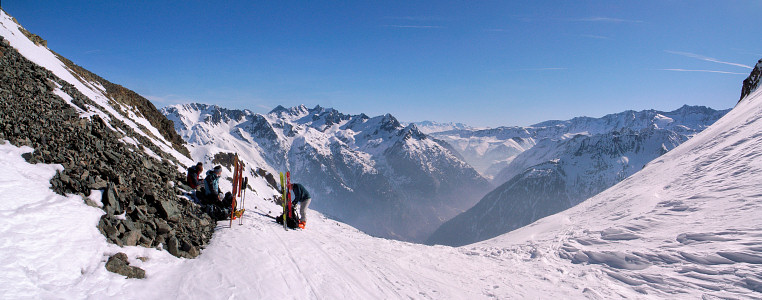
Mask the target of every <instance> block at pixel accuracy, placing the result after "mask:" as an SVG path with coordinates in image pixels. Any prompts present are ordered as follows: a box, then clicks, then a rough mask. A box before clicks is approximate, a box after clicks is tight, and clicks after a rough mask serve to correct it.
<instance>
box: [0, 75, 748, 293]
mask: <svg viewBox="0 0 762 300" xmlns="http://www.w3.org/2000/svg"><path fill="white" fill-rule="evenodd" d="M760 149H762V90H761V91H756V92H754V93H753V94H752V95H751V96H749V97H748V98H746V99H745V100H744V101H742V102H741V103H740V104H738V106H737V107H736V108H735V109H733V110H732V111H731V112H730V113H728V114H727V115H726V116H725V117H723V118H722V119H721V120H719V121H718V122H717V123H716V124H714V125H712V126H711V127H710V128H708V129H707V130H705V131H704V132H702V133H700V134H698V135H697V136H696V137H694V138H693V139H691V140H689V141H687V142H685V143H683V144H682V145H680V146H678V147H677V148H675V149H673V150H672V151H670V152H669V153H667V154H666V155H664V156H662V157H660V158H659V159H658V160H656V161H654V162H652V163H650V164H649V165H647V166H646V167H645V169H643V170H642V171H640V172H638V173H637V174H635V175H633V176H631V177H629V178H628V179H626V180H624V181H622V182H621V183H619V184H617V185H616V186H614V187H612V188H610V189H608V190H607V191H605V192H603V193H601V194H599V195H597V196H595V197H593V198H591V199H589V200H587V201H585V202H583V203H582V204H580V205H578V206H576V207H574V208H572V209H570V210H567V211H565V212H562V213H559V214H556V215H553V216H550V217H547V218H544V219H542V220H539V221H538V222H535V223H534V224H532V225H530V226H527V227H524V228H522V229H519V230H516V231H513V232H511V233H508V234H505V235H502V236H500V237H497V238H495V239H492V240H489V241H485V242H482V243H479V244H474V245H470V246H466V247H460V248H452V247H445V246H433V247H431V246H423V245H417V244H409V243H405V242H399V241H392V240H386V239H379V238H373V237H369V236H367V235H365V234H363V233H361V232H359V231H357V230H354V229H352V228H351V227H348V226H346V225H344V224H342V223H338V222H336V221H333V220H330V219H327V218H324V217H322V216H321V215H319V214H314V215H313V216H312V220H313V221H311V222H310V223H309V225H308V228H307V230H303V231H284V230H283V229H282V228H281V227H279V226H276V225H274V224H273V223H272V221H271V220H270V219H269V218H268V217H264V216H262V215H259V214H257V213H256V212H263V211H267V210H274V209H276V208H277V207H274V206H272V204H270V203H269V202H268V201H265V200H263V199H261V198H258V197H249V198H247V213H246V215H245V217H244V225H243V226H238V225H234V226H233V227H232V228H226V226H227V223H226V222H221V223H219V224H218V230H217V231H216V233H215V236H214V238H213V239H212V242H211V244H210V245H209V246H208V247H207V248H206V249H204V250H203V252H202V255H201V256H199V257H198V258H197V259H192V260H187V259H179V258H175V257H171V256H169V255H168V254H167V253H166V252H163V251H156V250H152V249H145V248H138V247H127V248H122V249H116V248H114V247H115V246H113V245H107V244H105V239H104V238H103V237H102V236H101V235H100V234H99V233H98V231H97V229H95V223H96V221H97V217H98V214H99V213H101V212H100V211H99V210H97V209H94V208H90V207H87V206H85V205H83V204H82V201H81V200H77V199H73V198H75V197H74V196H72V197H69V199H72V200H71V201H68V200H66V199H67V198H64V197H60V196H57V195H54V194H52V193H51V192H49V191H48V190H47V188H48V187H49V186H48V180H49V177H51V176H53V174H54V170H55V168H56V167H54V166H46V165H39V164H38V165H29V164H27V163H26V162H25V161H24V160H23V159H21V158H20V157H19V156H20V153H21V152H24V151H28V150H29V149H18V148H15V147H11V146H8V145H2V146H0V167H2V168H3V170H5V172H3V173H0V203H2V211H0V214H2V215H3V218H0V230H3V231H2V233H3V234H2V235H1V236H2V237H3V239H2V241H3V242H2V243H0V261H1V262H2V264H1V265H0V269H1V270H2V272H0V283H2V284H3V287H4V288H3V289H0V298H26V297H33V298H58V297H60V298H67V299H70V298H107V297H116V298H125V299H145V298H183V299H186V298H187V299H231V298H243V299H262V298H271V297H279V298H287V299H347V298H352V299H357V298H362V299H388V298H415V299H444V298H448V299H480V298H483V299H487V298H499V299H513V298H564V299H569V298H592V299H611V298H625V297H626V298H653V299H664V298H690V299H696V298H705V299H707V298H708V299H712V298H760V297H762V274H760V272H759V264H761V263H762V248H761V247H760V245H761V244H762V220H760V219H759V214H760V212H762V207H760V206H761V205H762V202H760V199H762V186H760V185H759V183H758V178H759V176H760V175H762V150H760ZM19 187H23V188H19ZM14 190H18V191H14ZM21 195H29V196H30V197H23V196H21ZM254 206H256V207H257V208H255V207H254ZM60 209H66V210H68V212H69V213H70V214H78V215H80V216H82V217H81V218H70V219H68V218H59V219H56V218H52V219H51V218H45V219H44V221H45V222H43V220H40V221H37V222H35V220H38V218H39V217H40V216H46V215H51V214H55V213H56V212H57V211H58V210H60ZM46 222H49V224H50V226H47V224H48V223H46ZM88 225H89V226H88ZM37 226H41V227H40V230H37V228H36V227H37ZM42 226H44V227H42ZM70 239H73V240H75V241H80V242H77V243H72V242H67V240H70ZM83 245H84V247H85V249H87V251H82V249H83ZM117 250H119V251H126V252H128V254H129V256H130V258H131V260H130V262H131V263H132V264H134V265H137V266H140V267H142V268H144V269H145V270H146V273H147V278H146V279H144V280H126V279H124V278H123V277H120V276H118V275H115V274H112V273H108V272H106V271H105V269H104V268H103V264H104V263H105V256H103V255H99V254H100V253H103V254H109V253H112V252H115V251H117ZM137 256H142V257H146V258H147V261H146V262H142V261H140V260H136V259H135V257H137ZM10 257H12V259H10ZM44 275H48V276H44Z"/></svg>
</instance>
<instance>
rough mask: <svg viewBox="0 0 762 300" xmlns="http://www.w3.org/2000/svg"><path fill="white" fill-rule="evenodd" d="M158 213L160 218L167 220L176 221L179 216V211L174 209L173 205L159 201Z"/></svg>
mask: <svg viewBox="0 0 762 300" xmlns="http://www.w3.org/2000/svg"><path fill="white" fill-rule="evenodd" d="M158 209H159V213H161V215H162V217H164V218H167V219H169V220H176V219H177V218H178V217H179V216H180V211H178V210H177V208H175V205H174V204H172V203H171V202H169V201H159V207H158Z"/></svg>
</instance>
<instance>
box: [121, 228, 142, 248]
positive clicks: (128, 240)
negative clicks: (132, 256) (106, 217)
mask: <svg viewBox="0 0 762 300" xmlns="http://www.w3.org/2000/svg"><path fill="white" fill-rule="evenodd" d="M141 237H142V235H141V234H140V231H138V230H132V231H129V232H127V233H126V234H125V235H124V237H122V243H124V245H125V246H137V245H138V242H139V241H140V238H141Z"/></svg>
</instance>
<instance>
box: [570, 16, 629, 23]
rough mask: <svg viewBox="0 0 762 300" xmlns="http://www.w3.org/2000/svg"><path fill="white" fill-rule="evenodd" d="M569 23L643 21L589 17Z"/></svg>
mask: <svg viewBox="0 0 762 300" xmlns="http://www.w3.org/2000/svg"><path fill="white" fill-rule="evenodd" d="M570 21H573V22H599V23H643V21H640V20H627V19H619V18H609V17H590V18H582V19H572V20H570Z"/></svg>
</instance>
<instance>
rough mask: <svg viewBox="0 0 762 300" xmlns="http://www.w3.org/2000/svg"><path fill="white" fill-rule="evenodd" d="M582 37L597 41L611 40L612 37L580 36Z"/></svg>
mask: <svg viewBox="0 0 762 300" xmlns="http://www.w3.org/2000/svg"><path fill="white" fill-rule="evenodd" d="M580 36H581V37H584V38H589V39H596V40H609V39H611V38H610V37H607V36H603V35H594V34H580Z"/></svg>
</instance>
